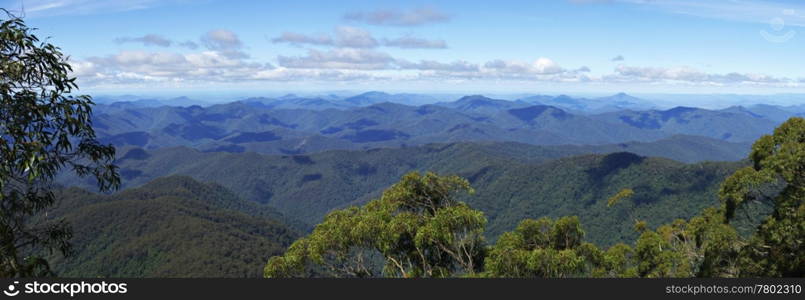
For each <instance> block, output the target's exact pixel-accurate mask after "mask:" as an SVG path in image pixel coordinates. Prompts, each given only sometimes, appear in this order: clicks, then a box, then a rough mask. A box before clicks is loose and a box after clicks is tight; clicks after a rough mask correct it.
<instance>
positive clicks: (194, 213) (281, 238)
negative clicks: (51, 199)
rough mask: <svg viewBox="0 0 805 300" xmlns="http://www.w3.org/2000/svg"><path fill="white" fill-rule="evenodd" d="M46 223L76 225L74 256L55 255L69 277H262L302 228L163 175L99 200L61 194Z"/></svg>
mask: <svg viewBox="0 0 805 300" xmlns="http://www.w3.org/2000/svg"><path fill="white" fill-rule="evenodd" d="M58 197H59V199H60V203H59V205H58V206H57V207H55V208H54V209H53V210H51V211H48V212H47V214H48V217H49V218H59V217H64V218H65V219H66V220H67V221H68V222H70V223H71V224H72V227H73V234H74V236H73V238H72V239H71V243H72V244H73V245H74V246H73V247H74V248H73V253H74V254H73V255H71V256H68V257H66V258H65V257H60V256H57V257H54V258H53V260H52V262H53V263H52V264H53V266H54V271H55V272H56V274H58V275H59V276H66V277H257V276H260V275H261V272H262V269H261V266H260V264H261V262H264V261H265V260H266V259H267V258H268V257H270V256H271V255H275V254H278V253H281V251H283V249H284V248H285V247H287V246H288V245H289V243H290V242H291V241H293V239H295V238H296V237H298V234H299V232H300V231H298V230H297V229H294V228H292V227H290V226H288V225H286V224H283V223H282V222H280V221H278V219H280V218H281V216H280V215H279V214H278V213H277V212H276V211H274V210H273V209H270V208H267V207H265V206H261V205H257V204H256V203H254V202H252V201H244V200H241V199H239V198H238V197H237V196H235V194H233V193H232V192H230V191H228V190H227V189H225V188H223V187H221V186H220V185H217V184H205V183H200V182H198V181H195V180H193V179H191V178H189V177H180V176H173V177H167V178H160V179H158V180H155V181H153V182H150V183H148V184H146V185H144V186H142V187H139V188H136V189H129V190H125V191H122V192H119V193H116V194H112V195H98V194H94V193H91V192H88V191H85V190H82V189H78V188H69V189H65V190H61V191H59V192H58Z"/></svg>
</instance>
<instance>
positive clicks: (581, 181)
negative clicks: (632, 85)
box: [85, 143, 741, 244]
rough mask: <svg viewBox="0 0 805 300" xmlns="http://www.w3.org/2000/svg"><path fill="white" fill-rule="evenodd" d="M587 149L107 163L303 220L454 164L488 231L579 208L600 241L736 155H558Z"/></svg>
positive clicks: (691, 194) (692, 198)
mask: <svg viewBox="0 0 805 300" xmlns="http://www.w3.org/2000/svg"><path fill="white" fill-rule="evenodd" d="M620 148H621V147H620V146H612V147H609V148H605V149H613V150H617V149H620ZM589 149H590V148H589V147H579V146H567V147H538V146H531V145H523V144H515V143H508V144H496V143H488V144H478V143H459V144H433V145H426V146H421V147H408V148H399V149H374V150H368V151H329V152H322V153H317V154H312V155H285V156H281V155H279V156H278V155H261V154H256V153H204V152H201V151H197V150H193V149H188V148H167V149H159V150H154V151H145V150H142V149H138V148H132V149H129V150H127V151H125V152H124V153H122V155H121V156H120V157H119V159H118V161H117V163H118V164H119V166H120V167H121V171H120V173H121V176H122V177H123V185H124V187H136V186H139V185H141V184H143V183H146V182H148V181H150V180H153V179H155V178H158V177H163V176H169V175H175V174H178V175H186V176H191V177H194V178H196V179H197V180H202V181H210V182H216V183H219V184H221V185H223V186H225V187H227V188H229V189H231V190H232V191H233V192H235V193H236V194H238V195H239V196H241V197H242V198H244V199H248V200H252V201H254V202H256V203H263V204H267V205H269V206H271V207H274V208H276V209H278V210H279V211H281V212H282V213H284V214H285V215H287V216H288V217H290V218H294V219H297V220H300V221H301V222H304V223H307V224H316V223H318V222H320V221H321V219H322V218H323V217H324V215H325V214H326V213H328V212H329V211H331V210H333V209H338V208H343V207H346V206H349V205H358V204H362V203H364V202H366V201H368V200H369V199H371V198H372V197H375V196H377V195H379V193H380V191H382V189H384V188H385V187H387V186H388V185H390V184H392V183H394V182H396V181H397V180H398V179H399V178H400V176H402V175H403V174H405V173H407V172H410V171H433V172H437V173H439V174H455V175H459V176H462V177H465V178H468V179H469V180H470V183H471V184H472V185H473V187H474V188H475V189H476V190H477V191H478V193H477V195H476V196H473V197H469V198H467V199H464V200H465V201H467V202H468V203H470V204H471V205H473V206H474V207H477V208H479V209H481V210H482V211H484V213H486V214H487V215H488V216H489V218H490V226H488V230H489V232H488V233H489V237H490V238H494V237H496V236H497V235H498V234H499V233H501V232H503V231H506V230H510V229H511V228H513V227H514V226H515V225H516V223H517V222H518V221H519V220H520V219H522V218H527V217H538V216H543V215H549V216H559V215H563V214H577V215H580V216H585V218H583V222H584V225H585V226H587V227H588V228H589V229H590V235H589V237H590V239H591V240H592V241H595V242H598V243H602V244H610V243H612V242H616V241H624V240H627V239H630V238H633V237H634V233H633V231H631V230H630V228H631V227H630V226H631V221H629V222H622V221H623V220H624V218H630V220H633V219H634V218H641V219H646V220H647V221H649V222H650V224H660V223H661V222H665V221H668V220H671V219H673V218H678V217H689V216H690V215H692V214H693V213H694V212H696V211H698V210H700V209H701V208H702V207H704V206H707V205H711V204H713V203H715V201H716V197H715V192H716V189H717V186H718V183H720V182H721V181H722V180H723V179H724V178H725V177H726V175H727V174H729V173H730V172H732V171H734V170H735V169H736V168H737V167H738V166H739V165H741V163H728V162H713V163H697V164H691V165H686V164H683V163H679V162H675V161H672V160H668V159H660V158H647V157H643V156H639V155H635V154H629V153H620V152H616V153H614V154H610V155H586V156H577V157H568V156H569V155H572V154H574V153H588V152H589V151H590V150H589ZM627 149H632V150H637V149H645V150H643V151H645V153H651V151H659V150H660V149H663V148H662V147H653V146H652V145H651V144H633V145H632V146H629V147H627ZM666 149H668V148H666ZM602 152H604V151H602ZM557 158H563V159H560V160H555V159H557ZM85 184H91V182H87V183H85ZM622 188H632V189H634V190H635V191H636V192H637V195H638V196H637V197H635V202H634V203H633V204H627V205H623V206H621V207H619V208H617V209H610V210H606V209H604V208H605V207H604V202H605V200H606V199H607V198H608V197H610V196H612V195H613V194H614V193H616V192H617V191H618V190H620V189H622ZM588 216H589V217H588ZM288 222H290V221H288Z"/></svg>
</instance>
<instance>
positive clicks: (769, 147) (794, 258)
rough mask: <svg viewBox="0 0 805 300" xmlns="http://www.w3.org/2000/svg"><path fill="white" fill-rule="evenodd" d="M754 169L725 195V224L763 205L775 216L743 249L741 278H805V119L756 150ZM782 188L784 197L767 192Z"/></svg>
mask: <svg viewBox="0 0 805 300" xmlns="http://www.w3.org/2000/svg"><path fill="white" fill-rule="evenodd" d="M749 157H750V159H751V160H752V162H753V165H752V166H749V167H746V168H743V169H740V170H738V171H737V172H735V174H733V175H732V176H731V177H729V178H727V180H725V181H724V184H723V185H722V187H721V190H720V193H719V194H720V196H721V199H722V200H723V202H724V205H723V206H724V213H725V218H726V221H727V222H729V221H730V220H732V219H733V218H735V216H736V214H738V213H739V212H740V211H741V210H742V209H745V208H748V207H751V204H754V203H761V204H765V205H768V206H771V207H772V213H771V215H770V216H768V217H766V218H765V219H764V220H763V221H762V222H761V224H760V226H759V227H758V228H757V231H756V232H755V233H754V235H753V236H752V237H751V238H750V239H749V241H747V243H746V245H745V246H744V247H743V248H742V250H741V253H740V258H739V262H738V264H739V267H740V276H786V277H802V276H805V119H803V118H791V119H789V120H788V121H786V122H785V123H783V124H782V125H780V126H779V127H778V128H777V129H775V130H774V134H773V135H765V136H763V137H761V138H760V139H759V140H757V141H756V142H755V143H754V145H753V146H752V153H751V154H750V156H749ZM774 184H782V186H783V188H782V191H780V192H778V193H773V194H771V195H770V194H768V193H765V192H764V191H766V190H767V189H764V187H766V186H769V185H774Z"/></svg>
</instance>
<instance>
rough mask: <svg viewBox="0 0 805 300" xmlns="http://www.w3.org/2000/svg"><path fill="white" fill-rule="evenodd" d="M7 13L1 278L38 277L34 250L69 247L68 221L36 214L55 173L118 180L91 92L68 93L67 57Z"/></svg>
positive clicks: (0, 82)
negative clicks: (96, 125) (100, 137)
mask: <svg viewBox="0 0 805 300" xmlns="http://www.w3.org/2000/svg"><path fill="white" fill-rule="evenodd" d="M6 13H7V12H6ZM7 15H8V17H9V18H8V19H7V20H0V207H2V210H0V277H17V276H43V275H48V274H50V271H49V264H48V262H47V260H45V259H44V258H43V257H37V256H33V251H35V250H37V249H40V248H44V249H47V250H49V251H59V252H61V253H62V254H64V255H69V254H70V249H71V247H70V243H69V241H68V240H69V238H70V237H71V232H70V228H69V226H68V224H67V223H65V222H64V221H63V220H57V219H54V218H48V217H34V216H36V215H37V214H39V213H40V212H43V211H45V210H46V209H47V208H48V207H50V206H52V205H53V204H54V201H55V198H54V195H53V193H52V190H51V184H52V181H53V177H54V176H55V175H56V173H57V172H59V171H60V170H62V169H63V168H67V169H69V170H72V171H74V172H75V173H76V174H77V175H79V176H81V177H84V176H90V177H93V178H94V179H95V184H97V185H98V186H99V187H100V189H101V190H109V189H112V188H116V187H117V186H118V185H119V177H118V174H117V171H116V167H115V166H114V165H113V164H112V161H113V160H114V157H115V148H114V147H112V146H104V145H101V144H100V143H99V142H98V141H97V140H96V139H95V131H94V130H93V128H92V121H91V119H90V118H91V115H92V105H93V103H92V101H91V99H90V97H89V96H77V97H74V96H72V95H70V93H71V92H72V91H73V90H76V89H77V88H78V86H77V85H76V83H75V78H72V77H69V73H70V72H71V71H72V69H71V67H70V65H69V64H68V63H67V62H66V61H67V58H66V57H65V56H64V55H63V54H62V53H61V52H60V50H59V48H58V47H56V46H54V45H52V44H49V43H44V42H40V41H39V39H38V38H37V37H36V36H35V35H34V34H33V32H32V29H30V28H28V27H27V26H26V25H25V23H24V22H23V21H22V20H21V19H19V18H16V17H13V16H11V15H10V14H8V13H7Z"/></svg>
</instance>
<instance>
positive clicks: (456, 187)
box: [264, 172, 486, 277]
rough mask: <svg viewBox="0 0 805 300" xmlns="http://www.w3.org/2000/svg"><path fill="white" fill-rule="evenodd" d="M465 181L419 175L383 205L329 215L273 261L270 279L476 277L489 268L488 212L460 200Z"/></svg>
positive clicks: (385, 197)
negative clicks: (486, 259)
mask: <svg viewBox="0 0 805 300" xmlns="http://www.w3.org/2000/svg"><path fill="white" fill-rule="evenodd" d="M459 192H469V193H473V190H472V188H471V187H470V185H469V183H468V182H467V181H466V180H465V179H462V178H459V177H457V176H439V175H436V174H434V173H431V172H428V173H425V174H424V175H422V174H419V173H416V172H412V173H408V174H406V175H405V176H403V177H402V179H401V180H400V182H398V183H396V184H394V185H392V186H391V187H390V188H389V189H387V190H385V191H384V192H383V195H382V196H381V197H380V198H379V199H376V200H373V201H370V202H369V203H367V204H366V205H364V206H362V207H350V208H347V209H343V210H338V211H334V212H332V213H330V214H328V215H327V216H326V217H325V219H324V221H323V222H322V223H321V224H319V225H317V226H316V228H315V229H314V230H313V232H312V233H311V234H310V235H308V236H306V237H303V238H301V239H299V240H297V241H296V242H294V243H293V244H292V245H291V246H290V247H289V249H288V251H287V252H286V253H285V254H284V255H282V256H276V257H272V258H271V259H270V260H269V261H268V263H267V265H266V267H265V273H264V274H265V276H266V277H301V276H310V275H314V276H315V275H316V274H320V273H323V274H321V275H325V276H333V277H380V276H384V277H449V276H454V275H462V276H473V275H474V274H476V273H477V272H479V271H481V270H482V269H483V264H482V262H483V257H484V254H485V246H484V239H483V232H484V226H485V225H486V218H485V217H484V215H483V213H482V212H480V211H477V210H474V209H472V208H470V207H469V206H468V205H467V204H465V203H462V202H460V201H457V200H456V196H457V193H459Z"/></svg>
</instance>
